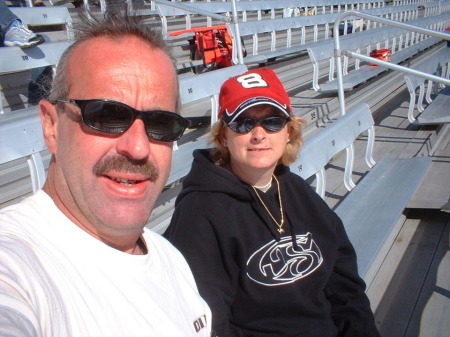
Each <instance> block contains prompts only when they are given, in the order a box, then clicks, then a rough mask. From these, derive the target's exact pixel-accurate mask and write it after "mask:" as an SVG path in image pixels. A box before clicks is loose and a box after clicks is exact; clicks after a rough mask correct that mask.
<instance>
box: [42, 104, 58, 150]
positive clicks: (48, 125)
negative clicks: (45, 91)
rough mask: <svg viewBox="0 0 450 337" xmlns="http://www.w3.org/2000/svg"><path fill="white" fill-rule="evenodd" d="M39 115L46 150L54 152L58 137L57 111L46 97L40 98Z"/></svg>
mask: <svg viewBox="0 0 450 337" xmlns="http://www.w3.org/2000/svg"><path fill="white" fill-rule="evenodd" d="M39 116H40V117H41V124H42V131H43V133H44V140H45V144H46V145H47V148H48V150H49V151H50V152H51V153H52V154H55V152H56V144H57V142H56V140H57V138H58V128H57V126H58V112H57V111H56V105H55V104H52V103H50V102H49V101H47V100H46V99H41V101H40V102H39Z"/></svg>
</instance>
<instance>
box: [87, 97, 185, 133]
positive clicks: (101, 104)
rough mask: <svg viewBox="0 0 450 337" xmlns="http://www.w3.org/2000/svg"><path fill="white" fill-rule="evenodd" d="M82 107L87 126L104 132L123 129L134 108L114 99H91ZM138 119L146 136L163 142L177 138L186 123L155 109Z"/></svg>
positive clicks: (132, 115)
mask: <svg viewBox="0 0 450 337" xmlns="http://www.w3.org/2000/svg"><path fill="white" fill-rule="evenodd" d="M82 110H83V112H82V115H83V120H84V122H85V123H86V124H87V125H88V126H90V127H91V128H94V129H95V130H98V131H102V132H106V133H114V134H120V133H122V132H125V131H126V130H127V129H128V128H129V127H130V126H131V125H132V124H133V122H134V120H135V112H134V109H132V108H130V107H128V106H127V105H124V104H120V103H117V102H105V101H101V100H98V101H97V100H92V101H89V102H87V103H86V104H85V105H84V107H83V109H82ZM142 120H143V122H144V125H145V131H146V132H147V136H148V137H149V138H151V139H154V140H158V141H163V142H173V141H175V140H178V139H180V138H181V136H182V135H183V133H184V130H186V128H187V127H189V124H190V122H189V121H188V120H186V119H184V118H183V117H181V116H180V115H178V114H176V113H173V112H168V111H159V110H155V111H148V112H143V113H142Z"/></svg>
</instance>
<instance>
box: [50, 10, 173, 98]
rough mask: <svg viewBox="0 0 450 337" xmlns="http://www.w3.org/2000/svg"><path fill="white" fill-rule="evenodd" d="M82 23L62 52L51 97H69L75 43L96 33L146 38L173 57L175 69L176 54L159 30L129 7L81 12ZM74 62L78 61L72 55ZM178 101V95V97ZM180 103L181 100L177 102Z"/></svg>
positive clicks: (101, 35) (76, 44)
mask: <svg viewBox="0 0 450 337" xmlns="http://www.w3.org/2000/svg"><path fill="white" fill-rule="evenodd" d="M80 18H81V21H82V24H81V25H80V26H79V27H77V28H76V38H75V41H74V43H73V44H72V45H71V46H70V47H69V48H67V50H66V51H65V52H64V53H63V54H62V56H61V58H60V60H59V63H58V65H57V67H56V72H55V75H54V78H53V80H52V86H51V89H50V94H49V97H48V100H49V101H50V102H54V101H56V100H57V99H58V98H60V97H66V96H67V94H68V92H69V86H70V80H69V78H68V76H67V74H68V72H67V69H68V66H69V60H70V56H71V55H72V53H73V51H74V50H75V49H76V47H77V46H78V45H79V44H80V43H82V42H84V41H87V40H90V39H93V38H97V37H111V38H112V39H115V40H117V39H121V38H123V37H126V36H135V37H137V38H140V39H141V40H142V41H144V42H146V43H147V44H148V45H149V46H150V47H152V48H156V49H160V50H162V51H163V52H165V53H166V54H167V56H168V57H169V58H170V59H171V60H172V63H173V65H174V69H175V71H176V66H175V64H176V63H175V58H174V57H173V55H172V51H171V49H170V47H169V46H168V45H167V43H166V42H165V41H164V38H163V36H162V34H161V32H160V31H159V30H156V29H153V28H151V27H150V26H149V25H145V24H143V23H142V21H141V19H140V18H139V17H134V16H131V15H128V14H127V12H126V11H117V10H116V11H106V12H105V13H104V14H103V15H101V16H99V17H94V16H92V15H90V14H89V13H87V14H85V13H83V12H81V13H80ZM71 62H76V59H72V61H71ZM178 101H179V99H178ZM177 103H178V104H177V106H178V105H179V102H177Z"/></svg>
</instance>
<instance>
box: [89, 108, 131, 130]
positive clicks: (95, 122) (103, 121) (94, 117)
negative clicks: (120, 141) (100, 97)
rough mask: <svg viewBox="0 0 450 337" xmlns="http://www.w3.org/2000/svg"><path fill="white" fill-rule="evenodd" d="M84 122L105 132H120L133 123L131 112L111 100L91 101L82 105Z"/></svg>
mask: <svg viewBox="0 0 450 337" xmlns="http://www.w3.org/2000/svg"><path fill="white" fill-rule="evenodd" d="M83 119H84V122H85V123H86V124H87V125H89V126H90V127H92V128H94V129H96V130H99V131H102V132H107V133H122V132H124V131H125V130H126V129H127V128H128V127H130V125H131V124H132V123H133V112H132V111H131V110H130V109H128V108H127V107H125V106H122V105H119V104H115V103H113V102H102V101H91V102H89V103H87V104H86V105H85V107H84V113H83Z"/></svg>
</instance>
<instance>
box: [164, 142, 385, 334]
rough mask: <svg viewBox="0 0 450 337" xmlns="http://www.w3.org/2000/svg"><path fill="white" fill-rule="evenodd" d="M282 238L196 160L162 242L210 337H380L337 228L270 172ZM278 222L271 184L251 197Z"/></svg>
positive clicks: (224, 175)
mask: <svg viewBox="0 0 450 337" xmlns="http://www.w3.org/2000/svg"><path fill="white" fill-rule="evenodd" d="M275 175H276V176H277V178H278V180H279V183H280V191H281V199H282V204H283V210H284V218H285V224H284V226H283V228H284V229H285V233H284V234H280V233H278V231H277V229H278V226H277V225H276V224H275V222H274V221H273V220H272V218H271V217H270V216H269V214H268V212H267V211H266V209H265V208H264V207H263V206H262V204H261V202H260V200H259V199H258V198H257V196H256V194H255V191H254V190H253V188H252V187H251V186H249V185H248V184H246V183H244V182H242V181H240V180H239V179H238V177H237V176H235V175H234V174H232V173H231V172H229V171H228V170H226V169H224V168H222V167H219V166H217V165H215V164H214V163H213V162H212V161H211V159H210V156H209V150H196V151H195V152H194V162H193V165H192V169H191V171H190V173H189V174H188V175H187V176H186V178H185V179H184V181H183V189H182V191H181V193H180V194H179V196H178V198H177V201H176V206H175V213H174V215H173V217H172V221H171V224H170V226H169V228H168V229H167V231H166V232H165V234H164V236H165V237H166V238H168V239H169V240H170V241H171V242H172V243H173V244H174V245H175V246H176V247H177V248H178V249H179V250H180V251H181V252H182V253H183V254H184V256H185V257H186V259H187V261H188V263H189V265H190V267H191V269H192V272H193V274H194V277H195V279H196V282H197V285H198V288H199V291H200V294H201V295H202V296H203V298H204V299H205V300H206V301H207V303H208V304H209V306H210V308H211V311H212V326H213V330H214V331H215V335H216V336H219V337H235V336H236V337H237V336H239V337H242V336H252V337H269V336H270V337H283V336H302V337H303V336H304V337H332V336H347V337H375V336H377V337H378V336H379V334H378V332H377V330H376V327H375V323H374V318H373V314H372V312H371V309H370V306H369V301H368V298H367V296H366V295H365V292H364V290H365V284H364V281H363V280H362V279H361V278H360V277H359V276H358V273H357V266H356V255H355V251H354V249H353V246H352V245H351V243H350V241H349V239H348V237H347V235H346V233H345V230H344V227H343V225H342V222H341V220H340V219H339V218H338V216H337V215H336V214H335V213H334V212H333V211H332V210H331V209H330V208H329V207H328V206H327V204H326V203H325V202H324V201H323V200H322V199H321V198H320V196H318V195H317V194H316V193H315V192H314V191H313V190H312V189H311V187H310V186H309V185H308V184H307V183H306V182H305V181H304V180H303V179H302V178H300V177H299V176H297V175H295V174H293V173H291V172H290V171H289V168H288V167H286V166H284V165H279V166H278V167H277V169H276V171H275ZM259 194H260V195H261V196H262V197H263V201H264V203H265V204H266V205H267V206H268V207H269V209H270V211H271V212H272V214H273V215H274V217H275V219H277V221H280V209H279V201H278V189H277V184H276V183H275V181H274V182H273V183H272V186H271V188H270V189H269V190H268V191H267V192H266V193H263V192H259Z"/></svg>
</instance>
